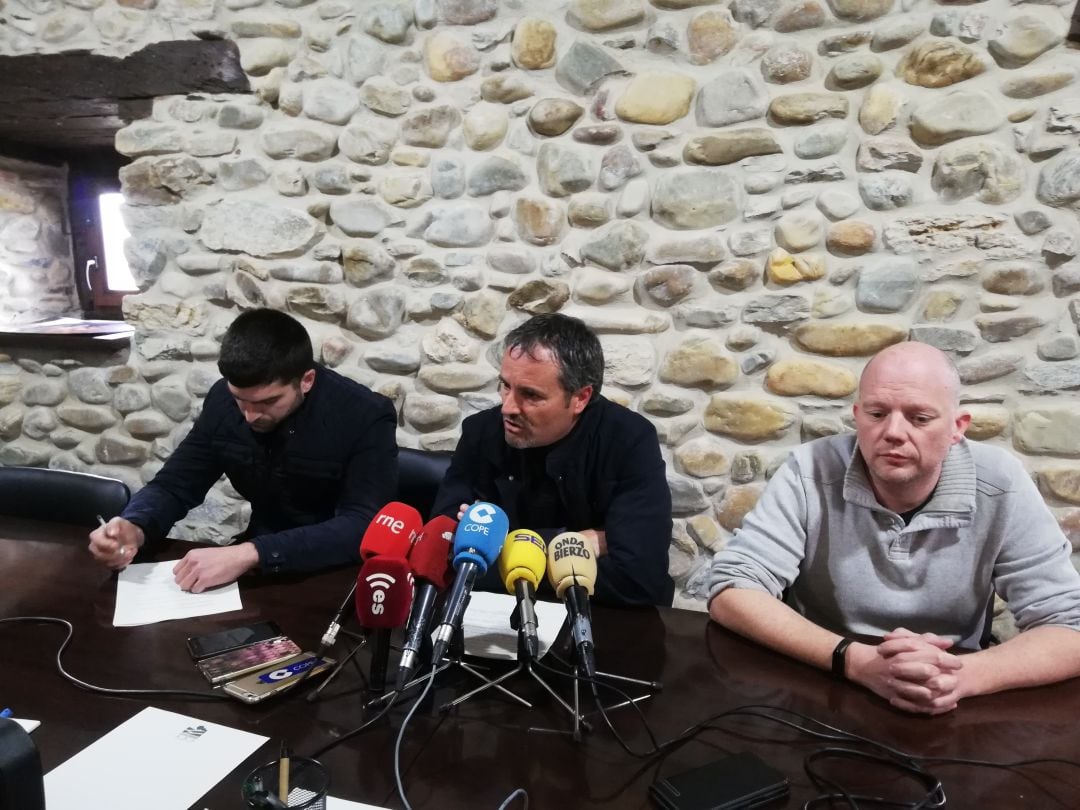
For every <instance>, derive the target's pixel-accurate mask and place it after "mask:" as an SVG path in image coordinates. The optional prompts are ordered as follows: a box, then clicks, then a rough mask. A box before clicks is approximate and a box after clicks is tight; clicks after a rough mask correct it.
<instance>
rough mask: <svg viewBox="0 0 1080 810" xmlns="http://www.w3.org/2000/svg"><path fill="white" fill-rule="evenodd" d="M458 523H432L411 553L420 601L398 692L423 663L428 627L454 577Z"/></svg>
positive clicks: (415, 605)
mask: <svg viewBox="0 0 1080 810" xmlns="http://www.w3.org/2000/svg"><path fill="white" fill-rule="evenodd" d="M456 528H457V521H456V520H454V519H453V518H449V517H446V516H445V515H439V516H438V517H434V518H432V519H431V520H429V521H428V522H427V523H426V524H425V525H424V528H423V529H421V530H420V536H419V537H417V539H416V542H415V543H414V544H413V547H412V551H410V552H409V564H410V565H411V566H412V572H413V576H414V577H415V578H416V582H417V586H416V600H415V601H414V603H413V611H412V615H411V616H410V617H409V625H408V628H407V629H406V631H405V646H404V647H403V648H402V651H401V662H400V663H399V664H398V679H397V688H398V690H399V691H400V690H402V689H404V688H405V684H407V683H408V682H409V681H410V680H412V676H413V674H414V673H415V672H416V668H417V666H418V664H419V662H420V653H421V650H422V649H423V647H424V641H425V639H426V638H427V637H428V625H429V624H430V623H431V615H432V613H434V612H435V602H436V600H437V599H438V596H439V594H440V593H442V592H443V591H445V590H446V587H447V586H448V585H449V584H450V580H452V579H453V577H454V568H453V566H452V565H451V564H450V548H451V543H452V541H453V539H454V529H456Z"/></svg>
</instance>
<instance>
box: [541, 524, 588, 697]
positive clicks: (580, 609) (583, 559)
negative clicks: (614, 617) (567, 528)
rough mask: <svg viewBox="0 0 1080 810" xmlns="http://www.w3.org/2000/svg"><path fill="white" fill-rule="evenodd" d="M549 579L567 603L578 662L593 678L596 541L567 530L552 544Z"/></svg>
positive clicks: (549, 549)
mask: <svg viewBox="0 0 1080 810" xmlns="http://www.w3.org/2000/svg"><path fill="white" fill-rule="evenodd" d="M548 579H549V580H550V581H551V586H552V587H553V588H554V589H555V594H556V596H558V597H559V598H560V599H562V600H563V602H564V603H565V604H566V612H567V613H568V614H569V616H570V631H571V634H572V635H573V638H574V646H575V647H576V648H577V654H578V663H580V664H581V668H582V669H584V670H585V674H586V675H587V676H588V677H590V678H595V677H596V658H595V656H594V648H593V637H592V616H591V613H590V611H589V597H590V596H592V594H593V589H594V588H595V586H596V556H595V554H594V553H593V550H592V544H591V543H590V542H589V541H588V539H587V538H586V537H585V536H584V535H581V534H578V533H577V532H563V533H562V534H560V535H556V537H555V538H554V539H553V540H552V541H551V544H550V545H549V546H548Z"/></svg>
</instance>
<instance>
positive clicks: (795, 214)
mask: <svg viewBox="0 0 1080 810" xmlns="http://www.w3.org/2000/svg"><path fill="white" fill-rule="evenodd" d="M822 226H823V222H822V219H821V216H820V215H818V214H817V213H814V212H811V211H792V212H791V213H789V214H784V215H783V216H782V217H780V219H779V221H778V222H777V223H776V227H775V229H774V231H773V233H774V236H775V237H776V243H777V244H778V245H780V246H781V247H785V248H787V249H788V250H791V251H795V252H798V251H801V250H809V249H810V248H812V247H814V246H815V245H817V244H818V243H819V242H820V241H821V234H822V231H823V227H822Z"/></svg>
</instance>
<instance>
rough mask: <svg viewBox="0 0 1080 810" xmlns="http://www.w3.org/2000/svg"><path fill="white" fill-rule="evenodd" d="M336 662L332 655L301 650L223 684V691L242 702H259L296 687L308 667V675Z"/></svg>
mask: <svg viewBox="0 0 1080 810" xmlns="http://www.w3.org/2000/svg"><path fill="white" fill-rule="evenodd" d="M335 663H336V662H335V661H334V659H333V658H316V657H315V653H310V652H305V653H300V654H299V655H297V656H295V657H293V658H290V659H288V660H287V661H282V662H280V663H278V664H275V665H274V666H272V667H267V668H266V669H261V670H259V671H258V672H252V673H251V674H250V675H245V676H244V677H243V678H237V679H236V680H235V681H231V682H229V683H227V684H225V692H226V693H227V694H229V695H231V696H232V697H234V698H237V699H238V700H242V701H244V703H258V702H259V701H262V700H266V699H267V698H268V697H270V696H271V695H277V694H280V693H281V692H284V691H285V690H286V689H290V688H291V687H293V686H295V685H296V684H297V683H298V682H299V681H300V679H301V678H302V677H303V676H304V674H305V673H306V672H307V671H308V670H309V669H312V670H314V671H313V672H312V673H311V674H312V676H315V675H318V674H319V673H320V672H322V671H324V670H326V669H329V668H330V667H332V666H333V665H334V664H335Z"/></svg>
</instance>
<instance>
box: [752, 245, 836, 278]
mask: <svg viewBox="0 0 1080 810" xmlns="http://www.w3.org/2000/svg"><path fill="white" fill-rule="evenodd" d="M765 273H766V275H767V276H768V278H769V281H771V282H773V283H774V284H798V283H799V282H801V281H815V280H817V279H819V278H824V276H825V257H824V256H821V255H820V254H816V253H807V254H803V255H800V256H792V255H791V254H790V253H788V252H787V251H786V250H784V249H783V248H775V249H774V250H773V251H772V252H771V253H769V258H768V259H767V260H766V262H765Z"/></svg>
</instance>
